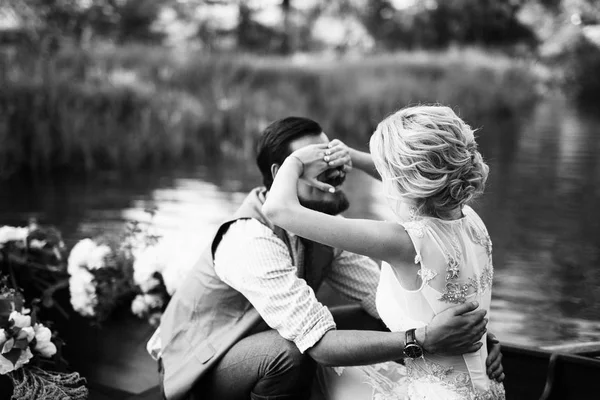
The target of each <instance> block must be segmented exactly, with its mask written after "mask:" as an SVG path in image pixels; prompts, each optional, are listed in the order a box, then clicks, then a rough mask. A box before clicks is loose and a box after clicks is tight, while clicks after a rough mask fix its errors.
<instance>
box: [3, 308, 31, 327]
mask: <svg viewBox="0 0 600 400" xmlns="http://www.w3.org/2000/svg"><path fill="white" fill-rule="evenodd" d="M8 319H9V320H10V319H12V320H13V321H14V322H15V326H17V327H19V328H25V327H28V326H31V317H30V316H29V315H23V314H21V313H20V312H18V311H13V312H11V313H10V316H9V317H8Z"/></svg>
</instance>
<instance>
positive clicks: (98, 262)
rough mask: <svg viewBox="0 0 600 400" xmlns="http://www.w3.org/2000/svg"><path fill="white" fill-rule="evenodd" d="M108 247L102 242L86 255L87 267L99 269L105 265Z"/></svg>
mask: <svg viewBox="0 0 600 400" xmlns="http://www.w3.org/2000/svg"><path fill="white" fill-rule="evenodd" d="M111 251H112V250H111V249H110V247H108V246H107V245H105V244H103V245H102V246H96V248H94V249H93V250H92V251H91V252H90V254H89V255H88V261H87V267H88V268H89V269H99V268H102V267H104V266H105V265H106V263H105V259H106V256H108V255H109V254H110V253H111Z"/></svg>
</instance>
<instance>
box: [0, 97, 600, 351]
mask: <svg viewBox="0 0 600 400" xmlns="http://www.w3.org/2000/svg"><path fill="white" fill-rule="evenodd" d="M599 124H600V120H594V119H591V118H590V117H586V116H582V115H579V114H578V113H577V112H576V111H574V110H572V109H569V108H567V107H565V103H564V102H563V101H561V100H552V101H545V102H543V103H541V104H539V105H538V106H537V107H536V108H535V110H534V111H533V112H532V113H531V114H529V115H524V116H522V117H521V118H520V119H516V120H515V119H513V120H506V121H502V120H497V121H494V122H493V123H489V122H488V123H483V126H482V129H481V131H480V132H479V140H478V141H479V143H480V148H481V151H482V153H483V155H484V157H485V158H486V159H487V160H488V162H489V164H490V168H491V175H490V179H489V186H488V189H487V192H486V194H485V196H484V197H483V198H482V199H481V200H479V201H478V202H477V203H476V204H475V205H474V208H475V209H476V210H477V211H478V212H479V213H480V215H481V216H482V218H483V219H484V221H485V222H486V223H487V226H488V229H489V232H490V234H491V237H492V240H493V242H494V265H495V279H494V285H495V286H494V295H493V303H492V314H491V327H490V329H491V331H493V332H494V333H496V335H497V336H498V337H499V338H500V339H502V340H503V341H504V342H512V343H518V344H525V345H533V346H541V345H550V344H560V343H572V342H586V341H590V340H598V339H599V338H600V211H599V210H598V208H597V206H598V205H600V161H599V160H600V158H599V157H598V156H597V154H598V152H599V151H600V136H599V135H600V132H599V131H600V128H598V126H600V125H599ZM260 182H261V181H260V176H259V173H258V171H257V169H256V168H255V166H254V164H253V162H252V161H245V162H244V161H241V160H239V159H235V160H222V161H220V162H219V163H217V164H216V165H211V166H210V167H207V166H202V167H197V168H194V169H187V170H178V171H164V172H160V173H157V172H153V173H144V172H140V173H139V174H136V176H135V177H133V178H128V179H126V180H124V179H120V178H119V177H118V176H112V175H102V176H97V177H95V178H94V179H93V182H87V183H85V182H84V183H82V182H80V181H79V182H77V181H71V180H69V179H66V178H55V179H54V180H53V181H48V180H45V181H39V182H34V183H33V184H32V183H30V182H23V183H21V184H19V183H11V185H10V186H7V185H4V186H3V187H0V225H3V224H9V225H24V224H25V223H26V221H27V220H28V218H29V217H36V218H37V219H38V220H39V221H40V222H43V223H49V224H54V225H55V226H57V227H58V228H59V229H60V230H61V231H62V232H63V235H64V237H65V239H66V242H67V244H68V245H69V246H72V245H73V244H74V243H75V242H76V241H77V240H79V239H81V238H83V237H89V236H94V235H96V234H99V233H115V234H116V233H118V232H119V231H120V230H121V229H122V228H123V226H124V224H125V223H126V221H127V220H131V219H137V220H141V221H146V220H147V219H148V218H147V215H146V214H145V213H144V209H145V208H148V207H153V206H155V207H157V208H158V211H157V214H156V217H155V219H154V223H155V225H156V227H157V229H158V231H159V233H161V234H163V235H164V237H165V241H166V243H170V244H171V246H172V247H171V248H172V249H173V250H172V257H173V258H177V259H178V260H182V261H181V265H187V264H189V263H190V262H191V261H193V259H194V258H195V257H196V255H197V254H198V253H199V252H200V251H201V250H202V248H203V247H204V246H205V245H206V243H207V241H208V238H209V236H210V234H211V232H212V231H213V229H214V228H215V227H216V226H217V225H218V224H219V222H220V221H222V220H223V219H225V218H227V217H228V216H229V215H231V213H232V212H233V211H234V210H235V209H236V208H237V206H238V205H239V204H240V203H241V201H242V200H243V198H244V196H245V193H246V192H247V191H248V190H249V189H251V188H252V187H254V186H256V185H259V184H260ZM346 186H347V187H346V191H347V192H348V194H349V197H350V199H351V200H352V205H351V208H350V210H349V211H348V213H347V215H348V216H360V217H365V216H366V217H375V218H387V217H389V216H390V214H389V211H388V209H387V206H386V205H385V203H384V202H383V201H381V200H380V199H379V198H378V195H379V193H380V186H379V183H378V182H376V181H374V180H372V179H371V178H369V177H367V176H366V175H365V174H363V173H361V172H355V173H353V174H351V175H350V177H349V180H348V181H347V184H346Z"/></svg>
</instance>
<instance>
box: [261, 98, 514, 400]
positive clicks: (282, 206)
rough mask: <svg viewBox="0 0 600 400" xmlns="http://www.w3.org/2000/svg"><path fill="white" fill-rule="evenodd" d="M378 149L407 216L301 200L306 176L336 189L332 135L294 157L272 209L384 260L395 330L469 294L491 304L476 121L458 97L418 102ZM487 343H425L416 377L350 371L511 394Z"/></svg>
mask: <svg viewBox="0 0 600 400" xmlns="http://www.w3.org/2000/svg"><path fill="white" fill-rule="evenodd" d="M370 152H371V156H372V158H373V162H374V164H375V167H376V168H377V171H378V172H379V174H380V175H381V177H382V181H383V183H384V187H385V195H386V197H387V199H388V201H389V203H390V206H391V207H392V209H393V211H394V213H395V215H396V216H397V218H398V221H396V222H385V221H373V220H360V219H345V218H340V217H335V216H330V215H326V214H323V213H319V212H316V211H313V210H310V209H308V208H305V207H302V206H301V205H300V203H299V202H298V198H297V192H296V190H297V189H296V188H297V183H298V179H300V177H302V178H304V179H306V180H308V181H310V182H313V184H315V185H317V186H319V188H321V189H322V190H327V191H330V192H334V191H335V188H334V187H332V186H329V185H327V184H326V183H323V182H318V181H316V179H315V177H316V176H318V175H319V174H320V173H322V172H323V171H325V170H326V169H327V168H328V166H329V165H330V163H335V161H336V157H339V154H338V153H339V152H337V151H335V149H331V148H329V147H328V146H327V145H313V146H308V147H304V148H302V149H299V150H297V151H295V152H294V153H292V154H291V156H290V157H288V158H287V159H286V161H285V162H284V163H283V165H282V166H281V168H280V169H279V170H278V172H277V175H276V177H275V181H274V183H273V186H272V187H271V190H270V193H269V196H268V199H267V201H266V203H265V204H264V206H263V212H264V213H265V215H267V217H268V218H270V219H271V220H272V221H273V222H274V223H275V224H276V225H279V226H281V227H283V228H285V229H287V230H289V231H292V232H294V233H296V234H297V235H300V236H302V237H305V238H307V239H311V240H314V241H317V242H321V243H324V244H327V245H330V246H333V247H336V248H342V249H345V250H348V251H351V252H355V253H360V254H364V255H367V256H370V257H373V258H376V259H379V260H382V271H381V280H380V283H379V287H378V292H377V308H378V312H379V314H380V316H381V318H382V320H383V321H384V322H385V324H386V325H387V326H388V328H389V329H390V330H392V331H410V330H411V329H415V328H420V327H424V326H426V325H427V323H428V322H429V321H430V320H431V319H432V318H433V317H434V316H435V315H436V314H438V313H440V312H441V311H443V310H444V309H446V308H448V307H449V306H451V305H453V304H457V303H464V302H465V301H466V300H467V299H468V300H469V301H477V302H479V304H480V306H481V307H484V308H485V309H487V310H488V314H489V307H490V299H491V284H492V275H493V267H492V245H491V241H490V239H489V236H488V233H487V230H486V227H485V225H484V223H483V222H482V221H481V219H480V218H479V216H478V215H477V213H475V211H473V210H472V209H471V208H470V207H469V206H467V203H468V202H470V201H471V200H473V199H474V198H475V197H476V196H477V195H479V194H481V193H482V192H483V189H484V186H485V181H486V179H487V175H488V167H487V165H486V164H485V163H484V161H483V159H482V157H481V154H480V153H479V152H478V151H477V145H476V143H475V138H474V134H473V130H472V129H471V128H470V127H469V126H468V125H467V124H466V123H464V122H463V121H462V120H461V119H460V118H459V117H458V116H457V115H456V114H455V113H454V112H453V111H452V110H451V109H450V108H448V107H443V106H417V107H409V108H405V109H402V110H400V111H398V112H396V113H395V114H393V115H391V116H390V117H388V118H386V119H385V120H383V121H382V122H381V123H380V124H379V125H378V127H377V130H376V131H375V133H374V134H373V136H372V137H371V141H370ZM482 344H483V346H482V347H481V348H480V350H478V351H476V352H474V353H468V354H463V355H457V356H439V355H435V354H423V355H421V354H419V353H418V352H416V353H414V354H412V357H413V358H407V359H406V360H405V363H406V367H407V374H406V377H405V378H400V377H398V379H397V380H396V382H392V383H391V384H390V382H389V374H388V375H385V379H384V375H382V374H381V373H380V372H379V369H380V368H362V369H360V368H359V370H358V371H357V370H352V369H351V368H349V369H348V370H347V371H344V372H342V375H343V374H344V373H357V372H358V373H359V374H361V376H362V379H365V380H366V381H367V382H368V383H369V384H370V385H371V386H373V387H376V388H378V389H377V391H378V395H379V398H381V397H383V398H395V399H397V398H401V397H402V396H404V395H405V393H406V395H407V396H408V398H410V399H440V400H442V399H443V400H452V399H504V398H505V395H504V389H503V387H502V385H501V384H499V383H497V382H495V381H492V380H490V379H489V378H488V377H487V375H486V366H485V359H486V357H487V348H486V337H485V335H484V337H483V338H482ZM384 381H385V382H384ZM381 382H384V383H385V384H381ZM403 390H404V392H403Z"/></svg>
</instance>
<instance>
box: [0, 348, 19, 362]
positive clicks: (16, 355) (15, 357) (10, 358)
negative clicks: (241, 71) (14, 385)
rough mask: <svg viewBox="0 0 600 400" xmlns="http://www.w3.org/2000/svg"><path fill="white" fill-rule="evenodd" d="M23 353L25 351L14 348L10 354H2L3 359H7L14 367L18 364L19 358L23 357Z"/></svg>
mask: <svg viewBox="0 0 600 400" xmlns="http://www.w3.org/2000/svg"><path fill="white" fill-rule="evenodd" d="M22 351H23V350H21V349H17V348H13V349H12V350H11V351H9V352H8V353H4V354H2V357H4V358H6V359H7V360H8V361H10V362H11V363H12V364H13V365H15V364H16V363H17V361H18V360H19V357H21V352H22Z"/></svg>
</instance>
